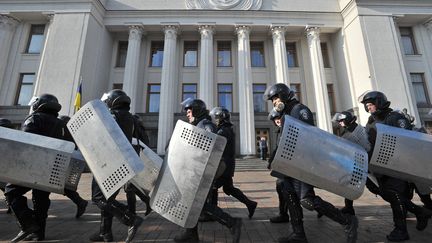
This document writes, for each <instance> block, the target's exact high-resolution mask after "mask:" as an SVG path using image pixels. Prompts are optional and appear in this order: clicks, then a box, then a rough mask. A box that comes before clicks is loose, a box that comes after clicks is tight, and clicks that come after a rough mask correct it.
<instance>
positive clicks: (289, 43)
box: [285, 41, 299, 68]
mask: <svg viewBox="0 0 432 243" xmlns="http://www.w3.org/2000/svg"><path fill="white" fill-rule="evenodd" d="M289 45H294V49H293V50H294V53H293V54H294V58H293V59H294V66H290V65H289V54H288V53H289V52H288V46H289ZM285 49H286V56H287V62H288V63H287V64H288V67H289V68H296V67H299V62H298V56H297V42H288V41H287V42H285ZM290 50H291V49H290Z"/></svg>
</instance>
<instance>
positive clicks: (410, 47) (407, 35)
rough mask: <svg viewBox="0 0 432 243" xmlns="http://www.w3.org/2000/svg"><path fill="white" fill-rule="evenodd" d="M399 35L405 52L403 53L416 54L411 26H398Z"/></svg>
mask: <svg viewBox="0 0 432 243" xmlns="http://www.w3.org/2000/svg"><path fill="white" fill-rule="evenodd" d="M399 31H400V35H401V42H402V46H403V49H404V52H405V55H415V54H418V52H417V48H416V45H415V40H414V34H413V32H412V28H411V27H401V28H399Z"/></svg>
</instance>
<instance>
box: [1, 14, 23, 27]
mask: <svg viewBox="0 0 432 243" xmlns="http://www.w3.org/2000/svg"><path fill="white" fill-rule="evenodd" d="M19 22H20V21H19V20H17V19H15V18H13V17H11V16H9V15H5V14H0V29H8V30H13V29H15V27H16V26H17V25H18V24H19Z"/></svg>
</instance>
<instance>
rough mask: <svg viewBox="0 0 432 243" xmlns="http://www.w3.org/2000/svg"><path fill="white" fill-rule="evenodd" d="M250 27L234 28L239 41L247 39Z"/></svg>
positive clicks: (240, 26)
mask: <svg viewBox="0 0 432 243" xmlns="http://www.w3.org/2000/svg"><path fill="white" fill-rule="evenodd" d="M250 31H251V27H250V26H248V25H239V26H236V27H235V32H236V34H237V37H238V38H239V39H244V38H249V34H250Z"/></svg>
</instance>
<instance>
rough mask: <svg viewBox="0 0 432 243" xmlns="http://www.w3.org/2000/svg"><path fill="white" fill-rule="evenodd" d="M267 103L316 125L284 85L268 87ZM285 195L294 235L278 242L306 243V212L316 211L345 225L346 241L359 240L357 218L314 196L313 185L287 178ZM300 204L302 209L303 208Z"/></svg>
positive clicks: (305, 109)
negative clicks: (304, 210)
mask: <svg viewBox="0 0 432 243" xmlns="http://www.w3.org/2000/svg"><path fill="white" fill-rule="evenodd" d="M264 98H265V99H266V100H271V101H272V103H273V106H274V108H275V109H276V110H277V111H279V112H281V113H282V114H283V115H290V116H291V117H293V118H296V119H298V120H300V121H303V122H305V123H308V124H310V125H312V126H313V125H314V121H313V115H312V112H311V111H310V110H309V108H308V107H306V106H305V105H303V104H301V103H300V102H299V101H297V99H295V98H294V92H293V91H292V90H291V89H290V88H289V87H288V86H287V85H285V84H282V83H277V84H274V85H272V86H271V87H269V88H268V89H267V90H266V92H265V93H264ZM282 190H283V194H284V196H285V198H286V201H287V204H288V210H289V214H290V216H291V224H292V228H293V231H294V232H293V233H292V234H291V235H289V236H288V237H284V238H281V239H279V242H307V239H306V234H305V231H304V227H303V211H302V208H301V206H303V207H304V208H306V209H308V210H316V211H317V212H318V213H321V214H323V215H325V216H327V217H329V218H330V219H332V220H334V221H336V222H338V223H339V224H341V225H343V226H344V231H345V234H346V237H347V242H355V241H356V240H357V227H358V220H357V218H356V217H355V216H353V215H349V214H343V213H342V212H341V210H339V209H337V208H336V207H335V206H333V205H332V204H331V203H329V202H326V201H324V200H322V199H321V198H320V197H319V196H317V195H315V192H314V188H313V186H311V185H309V184H306V183H304V182H302V181H300V180H297V179H294V178H291V177H286V178H285V179H284V181H283V186H282ZM300 205H301V206H300Z"/></svg>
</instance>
